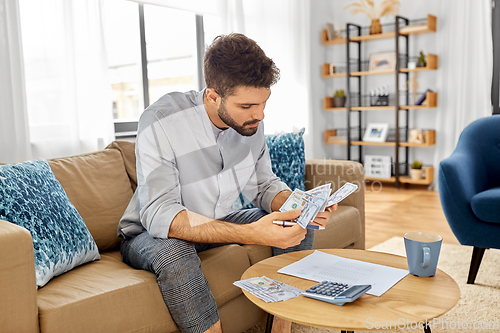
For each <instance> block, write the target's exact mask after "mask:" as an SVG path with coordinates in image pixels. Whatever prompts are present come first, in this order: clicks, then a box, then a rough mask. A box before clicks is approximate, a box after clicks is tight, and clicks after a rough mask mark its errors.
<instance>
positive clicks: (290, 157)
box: [266, 128, 306, 191]
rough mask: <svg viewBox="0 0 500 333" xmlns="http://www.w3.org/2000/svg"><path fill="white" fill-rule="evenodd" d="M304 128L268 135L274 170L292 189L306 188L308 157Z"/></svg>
mask: <svg viewBox="0 0 500 333" xmlns="http://www.w3.org/2000/svg"><path fill="white" fill-rule="evenodd" d="M304 130H305V129H304V128H303V129H301V130H300V131H299V132H298V133H285V134H278V135H266V143H267V148H269V155H270V156H271V164H272V167H273V172H274V174H275V175H276V176H278V177H279V178H280V179H281V181H282V182H284V183H285V184H287V185H288V187H290V189H292V191H293V190H294V189H296V188H299V189H301V190H305V189H306V187H305V185H304V181H305V171H306V157H305V152H304V139H303V138H302V136H303V135H304Z"/></svg>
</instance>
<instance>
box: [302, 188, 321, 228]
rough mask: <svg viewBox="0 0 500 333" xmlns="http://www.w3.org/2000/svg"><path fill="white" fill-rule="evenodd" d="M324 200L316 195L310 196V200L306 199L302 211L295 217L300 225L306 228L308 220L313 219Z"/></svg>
mask: <svg viewBox="0 0 500 333" xmlns="http://www.w3.org/2000/svg"><path fill="white" fill-rule="evenodd" d="M325 201H326V200H325V199H323V198H321V197H317V196H311V198H310V200H308V201H307V204H306V206H305V207H304V209H303V210H302V213H301V214H300V216H299V217H298V218H297V220H296V222H297V223H298V224H299V225H300V226H301V227H302V228H304V229H305V228H306V227H307V225H308V224H309V222H311V221H312V220H314V218H315V217H316V215H317V214H318V212H319V211H320V209H321V207H322V206H323V203H324V202H325Z"/></svg>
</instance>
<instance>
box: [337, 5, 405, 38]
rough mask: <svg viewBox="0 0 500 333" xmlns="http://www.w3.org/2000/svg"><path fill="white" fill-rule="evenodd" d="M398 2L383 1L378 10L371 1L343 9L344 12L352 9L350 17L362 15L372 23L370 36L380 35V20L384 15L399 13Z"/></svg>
mask: <svg viewBox="0 0 500 333" xmlns="http://www.w3.org/2000/svg"><path fill="white" fill-rule="evenodd" d="M399 5H400V4H399V0H383V1H382V2H381V3H380V6H379V7H378V8H376V7H375V3H374V1H373V0H360V2H359V3H357V2H354V3H351V4H350V5H347V6H345V7H344V10H346V9H347V8H350V7H352V8H353V9H352V10H351V14H352V15H356V14H358V13H364V14H365V15H366V16H368V18H369V19H370V20H371V21H372V24H371V26H370V35H374V34H380V33H382V26H381V25H380V18H381V17H384V16H386V15H396V14H398V11H399V8H398V6H399Z"/></svg>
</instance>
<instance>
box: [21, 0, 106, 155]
mask: <svg viewBox="0 0 500 333" xmlns="http://www.w3.org/2000/svg"><path fill="white" fill-rule="evenodd" d="M16 1H17V0H15V1H14V2H16ZM19 3H20V13H21V28H22V38H23V43H22V44H23V53H24V68H25V80H24V81H25V86H26V96H27V110H28V123H29V130H30V140H31V148H32V158H52V157H60V156H69V155H75V154H81V153H85V152H91V151H96V150H99V149H102V148H104V147H105V145H107V144H108V143H110V142H111V141H112V140H113V139H114V128H113V119H112V101H111V86H110V84H109V80H108V77H107V73H108V66H107V62H106V52H105V43H104V38H103V35H104V34H103V26H102V16H101V3H100V1H99V0H86V1H80V0H44V1H38V0H22V1H20V2H19Z"/></svg>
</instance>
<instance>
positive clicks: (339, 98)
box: [333, 89, 345, 108]
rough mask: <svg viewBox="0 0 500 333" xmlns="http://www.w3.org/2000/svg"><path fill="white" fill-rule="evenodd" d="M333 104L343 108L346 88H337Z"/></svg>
mask: <svg viewBox="0 0 500 333" xmlns="http://www.w3.org/2000/svg"><path fill="white" fill-rule="evenodd" d="M333 105H334V106H335V107H336V108H343V107H344V106H345V92H344V89H338V90H335V93H334V94H333Z"/></svg>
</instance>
